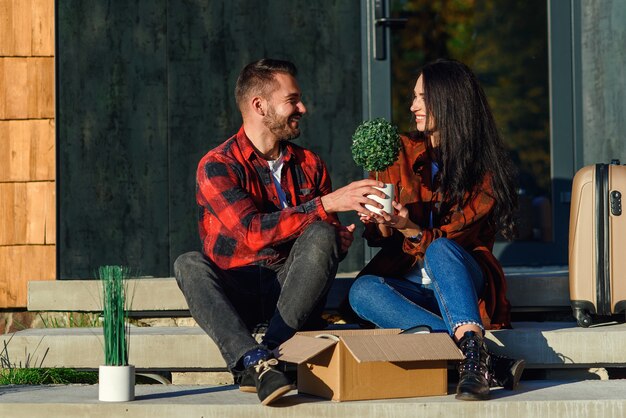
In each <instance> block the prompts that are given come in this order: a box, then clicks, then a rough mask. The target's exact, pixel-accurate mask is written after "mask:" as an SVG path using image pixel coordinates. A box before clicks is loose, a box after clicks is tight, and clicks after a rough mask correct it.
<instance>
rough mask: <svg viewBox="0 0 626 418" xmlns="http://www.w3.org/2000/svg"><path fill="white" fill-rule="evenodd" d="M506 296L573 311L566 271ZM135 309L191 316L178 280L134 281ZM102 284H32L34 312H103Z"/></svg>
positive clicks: (537, 276)
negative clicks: (101, 299)
mask: <svg viewBox="0 0 626 418" xmlns="http://www.w3.org/2000/svg"><path fill="white" fill-rule="evenodd" d="M505 273H506V275H507V283H508V291H507V296H508V298H509V300H510V301H511V305H512V306H513V310H514V311H518V312H524V311H533V310H559V309H569V306H570V302H569V282H568V275H567V268H566V267H559V266H556V267H538V268H532V267H517V268H507V269H505ZM355 276H356V272H354V273H342V274H338V275H337V278H336V279H335V281H334V283H333V287H332V289H331V291H330V293H329V296H328V300H327V305H326V308H327V309H328V310H335V309H337V307H338V306H339V304H340V302H341V301H342V300H343V299H344V298H345V296H346V294H347V292H348V289H349V288H350V285H351V283H352V280H353V279H354V277H355ZM128 289H129V294H130V295H131V297H132V305H131V306H130V309H131V310H132V311H136V312H144V313H159V312H178V313H187V314H188V309H189V308H188V307H187V302H186V301H185V298H184V297H183V295H182V293H181V292H180V290H179V288H178V286H177V284H176V280H175V279H174V278H140V279H134V280H129V283H128ZM100 294H101V290H100V283H99V282H98V281H97V280H55V281H31V282H29V285H28V310H29V311H74V312H94V311H99V310H101V309H102V304H101V302H100Z"/></svg>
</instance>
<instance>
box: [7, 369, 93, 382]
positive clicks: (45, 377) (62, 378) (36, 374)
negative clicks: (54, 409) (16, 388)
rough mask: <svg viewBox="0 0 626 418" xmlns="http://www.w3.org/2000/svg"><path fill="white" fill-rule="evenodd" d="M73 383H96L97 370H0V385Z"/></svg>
mask: <svg viewBox="0 0 626 418" xmlns="http://www.w3.org/2000/svg"><path fill="white" fill-rule="evenodd" d="M74 383H87V384H95V383H98V372H89V371H78V370H74V369H60V368H59V369H56V368H55V369H48V368H29V369H24V368H11V369H2V370H0V385H68V384H74Z"/></svg>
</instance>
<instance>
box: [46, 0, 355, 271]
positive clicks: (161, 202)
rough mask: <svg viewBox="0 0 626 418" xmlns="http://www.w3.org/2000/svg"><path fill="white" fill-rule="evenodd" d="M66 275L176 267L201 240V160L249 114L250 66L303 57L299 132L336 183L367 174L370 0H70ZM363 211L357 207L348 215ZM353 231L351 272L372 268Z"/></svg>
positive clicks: (63, 169)
mask: <svg viewBox="0 0 626 418" xmlns="http://www.w3.org/2000/svg"><path fill="white" fill-rule="evenodd" d="M57 28H58V33H59V41H58V44H57V60H58V74H57V78H58V82H57V83H58V114H57V123H58V127H59V128H58V153H59V168H58V171H59V173H58V179H59V196H58V201H59V218H60V220H59V228H58V235H59V237H58V245H59V251H60V256H59V272H60V277H61V278H74V277H91V276H92V273H93V271H94V269H95V268H97V266H98V265H101V264H108V263H122V264H127V265H129V266H131V267H132V268H134V269H136V270H138V271H139V272H140V273H141V274H144V275H153V276H168V275H171V274H172V270H171V266H172V263H173V261H174V260H175V258H176V257H177V256H178V255H179V254H181V253H182V252H185V251H188V250H193V249H199V240H198V233H197V224H196V220H197V209H196V205H195V199H194V189H195V184H194V176H195V169H196V165H197V162H198V160H199V159H200V158H201V156H202V155H204V154H205V153H206V152H207V151H208V150H209V149H210V148H212V147H214V146H216V145H218V144H219V143H220V142H222V141H223V140H225V139H226V138H228V137H230V136H231V135H232V134H233V133H234V132H236V130H237V129H238V128H239V125H240V123H241V119H240V116H239V112H238V111H237V109H236V106H235V102H234V98H233V89H234V84H235V80H236V78H237V74H238V72H239V70H240V69H241V67H243V66H244V65H245V64H246V63H248V62H250V61H252V60H255V59H258V58H262V57H264V56H267V57H276V58H284V59H289V60H292V61H294V62H295V63H296V65H297V66H298V67H299V70H300V76H299V81H300V86H301V88H302V90H303V92H304V98H305V104H306V105H307V108H308V111H309V114H308V115H307V116H306V117H305V119H304V120H303V135H302V136H301V138H299V139H298V140H297V141H298V143H299V144H301V145H304V146H306V147H309V148H311V149H313V150H314V151H316V152H318V153H319V154H320V155H321V156H322V157H323V158H324V159H325V161H326V162H327V164H328V166H329V169H330V171H331V174H332V178H333V185H334V186H335V188H337V187H340V186H342V185H344V184H346V183H347V182H349V181H350V180H353V179H356V178H361V171H360V169H358V168H357V167H356V166H355V165H354V163H353V162H352V159H351V157H350V150H349V147H350V136H351V134H352V132H353V130H354V128H355V127H356V126H357V125H358V123H359V122H360V115H361V78H360V77H361V76H360V68H361V63H360V59H361V58H360V57H361V52H360V17H359V4H358V2H345V1H341V0H334V1H324V2H308V1H302V0H297V1H280V0H273V1H267V2H262V3H261V2H256V1H241V0H240V1H227V0H221V1H183V0H158V1H150V2H147V1H141V0H133V1H123V0H111V1H93V2H82V1H78V0H61V1H59V2H58V15H57ZM342 220H343V221H346V222H356V221H357V219H356V217H355V216H342ZM362 248H363V244H362V242H361V241H360V240H358V242H355V245H354V246H353V249H352V251H351V254H350V255H349V257H348V258H347V259H346V260H345V261H344V262H343V263H342V266H341V267H340V269H341V270H342V271H350V270H357V269H359V268H360V267H361V266H362V260H363V250H362Z"/></svg>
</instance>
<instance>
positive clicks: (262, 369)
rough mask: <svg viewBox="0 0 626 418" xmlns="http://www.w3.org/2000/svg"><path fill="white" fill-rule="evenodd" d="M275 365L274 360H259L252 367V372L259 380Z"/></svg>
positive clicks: (276, 362)
mask: <svg viewBox="0 0 626 418" xmlns="http://www.w3.org/2000/svg"><path fill="white" fill-rule="evenodd" d="M277 365H278V360H276V359H275V358H271V359H267V360H259V362H258V363H257V364H255V365H254V371H255V372H257V373H258V374H259V380H261V378H262V377H263V375H264V374H265V373H267V372H269V371H271V370H272V368H273V367H274V366H277Z"/></svg>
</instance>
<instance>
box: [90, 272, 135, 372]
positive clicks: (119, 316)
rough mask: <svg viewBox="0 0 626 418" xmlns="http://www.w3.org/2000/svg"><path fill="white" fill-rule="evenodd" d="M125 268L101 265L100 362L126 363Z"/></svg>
mask: <svg viewBox="0 0 626 418" xmlns="http://www.w3.org/2000/svg"><path fill="white" fill-rule="evenodd" d="M129 273H130V272H129V269H128V268H127V267H122V266H101V267H100V268H99V269H98V278H99V279H100V281H101V283H102V317H103V324H102V327H103V331H104V364H105V365H107V366H127V365H128V347H129V339H128V338H129V333H130V328H129V323H128V321H127V320H126V319H127V310H126V296H127V295H126V292H127V286H126V279H128V277H129Z"/></svg>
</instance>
